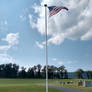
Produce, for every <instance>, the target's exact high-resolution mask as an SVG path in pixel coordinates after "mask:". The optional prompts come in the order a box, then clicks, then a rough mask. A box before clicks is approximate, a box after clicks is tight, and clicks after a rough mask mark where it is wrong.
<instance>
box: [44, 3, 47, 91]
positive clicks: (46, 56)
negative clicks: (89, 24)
mask: <svg viewBox="0 0 92 92" xmlns="http://www.w3.org/2000/svg"><path fill="white" fill-rule="evenodd" d="M44 7H45V36H46V92H48V43H47V40H48V36H47V4H45V5H44Z"/></svg>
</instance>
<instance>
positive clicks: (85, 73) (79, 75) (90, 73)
mask: <svg viewBox="0 0 92 92" xmlns="http://www.w3.org/2000/svg"><path fill="white" fill-rule="evenodd" d="M75 76H76V77H77V78H79V79H84V78H85V77H86V78H87V79H92V71H91V70H88V71H84V70H83V69H78V70H77V71H76V72H75Z"/></svg>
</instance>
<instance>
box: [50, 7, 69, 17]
mask: <svg viewBox="0 0 92 92" xmlns="http://www.w3.org/2000/svg"><path fill="white" fill-rule="evenodd" d="M48 9H49V12H50V17H51V16H53V15H55V14H57V13H58V12H59V11H60V10H62V9H65V10H67V11H68V8H67V7H64V6H50V7H48Z"/></svg>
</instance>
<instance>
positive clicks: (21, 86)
mask: <svg viewBox="0 0 92 92" xmlns="http://www.w3.org/2000/svg"><path fill="white" fill-rule="evenodd" d="M71 80H72V81H73V82H74V84H65V85H61V84H60V83H58V82H61V81H64V82H68V81H71ZM82 81H84V80H82ZM91 81H92V80H91ZM56 82H57V83H56ZM77 82H78V79H69V80H49V85H54V86H59V87H61V86H63V87H67V88H74V89H80V90H87V91H88V92H92V87H78V86H77ZM41 84H45V80H40V79H33V80H32V79H0V92H45V86H40V85H41ZM49 92H64V91H61V90H57V89H55V88H49Z"/></svg>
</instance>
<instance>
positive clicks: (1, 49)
mask: <svg viewBox="0 0 92 92" xmlns="http://www.w3.org/2000/svg"><path fill="white" fill-rule="evenodd" d="M2 41H6V42H7V43H8V44H7V45H1V46H0V63H9V62H10V63H14V61H15V59H14V58H13V57H12V56H10V55H9V54H8V51H9V50H10V49H11V48H12V47H14V46H15V45H18V44H19V33H9V34H7V36H6V38H3V39H2Z"/></svg>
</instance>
